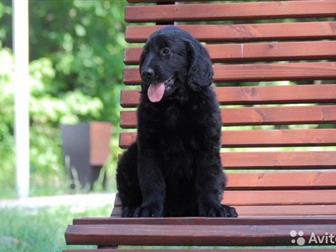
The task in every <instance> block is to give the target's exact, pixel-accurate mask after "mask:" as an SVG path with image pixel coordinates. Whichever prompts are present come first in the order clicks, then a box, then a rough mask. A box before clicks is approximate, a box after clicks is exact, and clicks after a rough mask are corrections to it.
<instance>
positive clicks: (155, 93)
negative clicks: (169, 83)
mask: <svg viewBox="0 0 336 252" xmlns="http://www.w3.org/2000/svg"><path fill="white" fill-rule="evenodd" d="M164 91H165V85H164V83H163V82H161V83H157V84H150V86H149V88H148V92H147V95H148V98H149V100H150V101H151V102H159V101H161V100H162V97H163V95H164Z"/></svg>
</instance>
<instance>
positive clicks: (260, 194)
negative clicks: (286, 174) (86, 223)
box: [116, 177, 336, 206]
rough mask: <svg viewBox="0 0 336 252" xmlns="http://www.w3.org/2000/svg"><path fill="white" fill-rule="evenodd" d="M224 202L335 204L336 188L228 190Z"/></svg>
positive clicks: (260, 204)
mask: <svg viewBox="0 0 336 252" xmlns="http://www.w3.org/2000/svg"><path fill="white" fill-rule="evenodd" d="M290 178H291V177H290ZM290 178H288V179H290ZM315 178H316V177H315ZM117 203H118V201H116V204H117ZM222 203H223V204H226V205H230V206H231V205H232V206H270V205H335V204H336V190H332V189H319V190H318V189H314V190H262V189H261V190H227V191H225V192H224V197H223V199H222ZM119 204H120V203H119Z"/></svg>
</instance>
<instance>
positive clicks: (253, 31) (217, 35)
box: [125, 22, 336, 42]
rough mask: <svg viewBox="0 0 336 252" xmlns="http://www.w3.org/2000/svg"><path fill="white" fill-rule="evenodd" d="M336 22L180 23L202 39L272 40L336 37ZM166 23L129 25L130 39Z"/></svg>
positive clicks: (135, 39) (140, 38) (142, 39)
mask: <svg viewBox="0 0 336 252" xmlns="http://www.w3.org/2000/svg"><path fill="white" fill-rule="evenodd" d="M335 26H336V22H301V23H299V22H298V23H268V24H233V25H179V27H180V28H181V29H183V30H186V31H187V32H189V33H190V34H191V35H192V36H193V37H195V38H196V39H198V40H200V41H209V42H210V41H211V42H218V41H225V42H230V41H235V42H244V41H269V40H272V41H273V40H279V41H280V40H304V39H332V38H336V29H335ZM160 28H162V26H159V25H158V26H128V27H127V28H126V32H125V38H126V41H127V42H145V41H146V40H147V38H148V37H149V35H150V34H152V33H153V32H154V31H156V30H158V29H160Z"/></svg>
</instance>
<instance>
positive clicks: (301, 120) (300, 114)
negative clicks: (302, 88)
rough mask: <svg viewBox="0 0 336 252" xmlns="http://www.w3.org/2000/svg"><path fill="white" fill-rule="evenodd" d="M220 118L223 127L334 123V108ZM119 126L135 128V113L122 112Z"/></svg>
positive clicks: (233, 113)
mask: <svg viewBox="0 0 336 252" xmlns="http://www.w3.org/2000/svg"><path fill="white" fill-rule="evenodd" d="M221 118H222V123H223V126H241V125H279V124H281V125H288V124H323V123H335V122H336V106H299V107H266V108H264V107H252V108H251V107H249V108H223V109H221ZM120 125H121V127H122V128H136V127H137V115H136V112H135V111H122V112H121V114H120Z"/></svg>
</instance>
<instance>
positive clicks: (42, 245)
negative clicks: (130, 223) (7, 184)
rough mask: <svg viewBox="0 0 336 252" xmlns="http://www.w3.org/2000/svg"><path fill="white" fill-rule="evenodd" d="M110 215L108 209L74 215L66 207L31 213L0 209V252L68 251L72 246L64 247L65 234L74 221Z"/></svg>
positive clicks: (107, 207)
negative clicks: (80, 218)
mask: <svg viewBox="0 0 336 252" xmlns="http://www.w3.org/2000/svg"><path fill="white" fill-rule="evenodd" d="M110 212H111V206H106V207H102V208H97V209H82V210H81V211H78V210H77V212H76V213H74V212H72V211H71V209H69V208H65V207H59V208H48V209H44V210H38V211H36V210H35V211H34V212H29V211H22V210H17V209H1V210H0V218H1V225H0V252H14V251H15V252H31V251H34V252H47V251H55V252H56V251H63V250H64V249H71V246H66V245H65V240H64V231H65V230H66V226H67V225H68V224H69V223H71V221H72V219H73V218H79V217H88V216H108V215H109V214H110ZM85 247H86V248H94V247H93V246H91V247H90V246H85Z"/></svg>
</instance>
